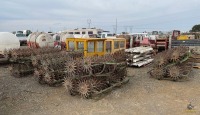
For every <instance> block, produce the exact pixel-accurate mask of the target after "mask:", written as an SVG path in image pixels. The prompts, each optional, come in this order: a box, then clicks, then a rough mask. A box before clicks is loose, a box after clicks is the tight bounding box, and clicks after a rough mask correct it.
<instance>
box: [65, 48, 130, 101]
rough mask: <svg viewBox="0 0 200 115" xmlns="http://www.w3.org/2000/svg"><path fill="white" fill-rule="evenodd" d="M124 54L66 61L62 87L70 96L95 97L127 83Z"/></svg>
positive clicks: (119, 52)
mask: <svg viewBox="0 0 200 115" xmlns="http://www.w3.org/2000/svg"><path fill="white" fill-rule="evenodd" d="M125 60H126V55H125V52H124V51H123V50H122V51H118V52H115V53H114V54H107V55H104V56H96V57H85V58H77V59H68V60H66V63H65V73H66V74H67V75H66V78H65V80H64V86H65V88H66V89H67V91H68V92H69V93H70V94H71V95H81V96H82V97H84V98H90V97H94V96H97V95H99V94H101V93H103V92H107V91H109V90H112V89H113V88H114V87H116V86H120V85H122V84H124V83H127V82H128V78H127V71H126V63H125Z"/></svg>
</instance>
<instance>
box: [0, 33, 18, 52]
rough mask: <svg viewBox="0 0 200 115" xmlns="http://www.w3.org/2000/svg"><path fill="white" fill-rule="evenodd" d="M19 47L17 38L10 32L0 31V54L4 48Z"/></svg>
mask: <svg viewBox="0 0 200 115" xmlns="http://www.w3.org/2000/svg"><path fill="white" fill-rule="evenodd" d="M15 48H20V42H19V39H18V38H17V37H16V36H15V35H14V34H12V33H9V32H0V54H1V55H3V52H4V51H5V50H9V49H15Z"/></svg>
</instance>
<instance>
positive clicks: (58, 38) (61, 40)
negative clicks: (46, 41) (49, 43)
mask: <svg viewBox="0 0 200 115" xmlns="http://www.w3.org/2000/svg"><path fill="white" fill-rule="evenodd" d="M67 38H74V35H72V34H67V33H65V32H63V33H59V34H55V35H54V36H53V39H54V46H55V47H60V48H61V49H65V48H66V43H65V42H66V39H67Z"/></svg>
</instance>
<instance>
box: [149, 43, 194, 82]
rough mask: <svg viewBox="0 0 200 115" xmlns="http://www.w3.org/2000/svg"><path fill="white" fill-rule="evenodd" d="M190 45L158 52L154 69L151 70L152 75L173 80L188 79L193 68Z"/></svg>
mask: <svg viewBox="0 0 200 115" xmlns="http://www.w3.org/2000/svg"><path fill="white" fill-rule="evenodd" d="M189 57H190V50H189V48H188V47H184V46H179V47H176V48H173V49H169V50H166V51H163V52H161V53H158V54H157V55H156V56H155V58H154V61H153V69H152V70H151V71H150V72H149V73H150V75H151V77H153V78H156V79H159V80H162V79H168V80H172V81H180V80H186V79H187V78H188V75H189V73H190V71H191V68H192V63H190V62H188V61H187V60H188V59H189Z"/></svg>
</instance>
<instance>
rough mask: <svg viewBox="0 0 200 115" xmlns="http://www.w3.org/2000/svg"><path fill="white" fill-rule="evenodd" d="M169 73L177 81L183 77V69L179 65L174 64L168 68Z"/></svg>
mask: <svg viewBox="0 0 200 115" xmlns="http://www.w3.org/2000/svg"><path fill="white" fill-rule="evenodd" d="M167 74H168V76H169V77H170V79H171V80H173V81H177V80H179V79H181V70H180V68H179V67H178V66H173V67H170V68H168V70H167Z"/></svg>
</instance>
